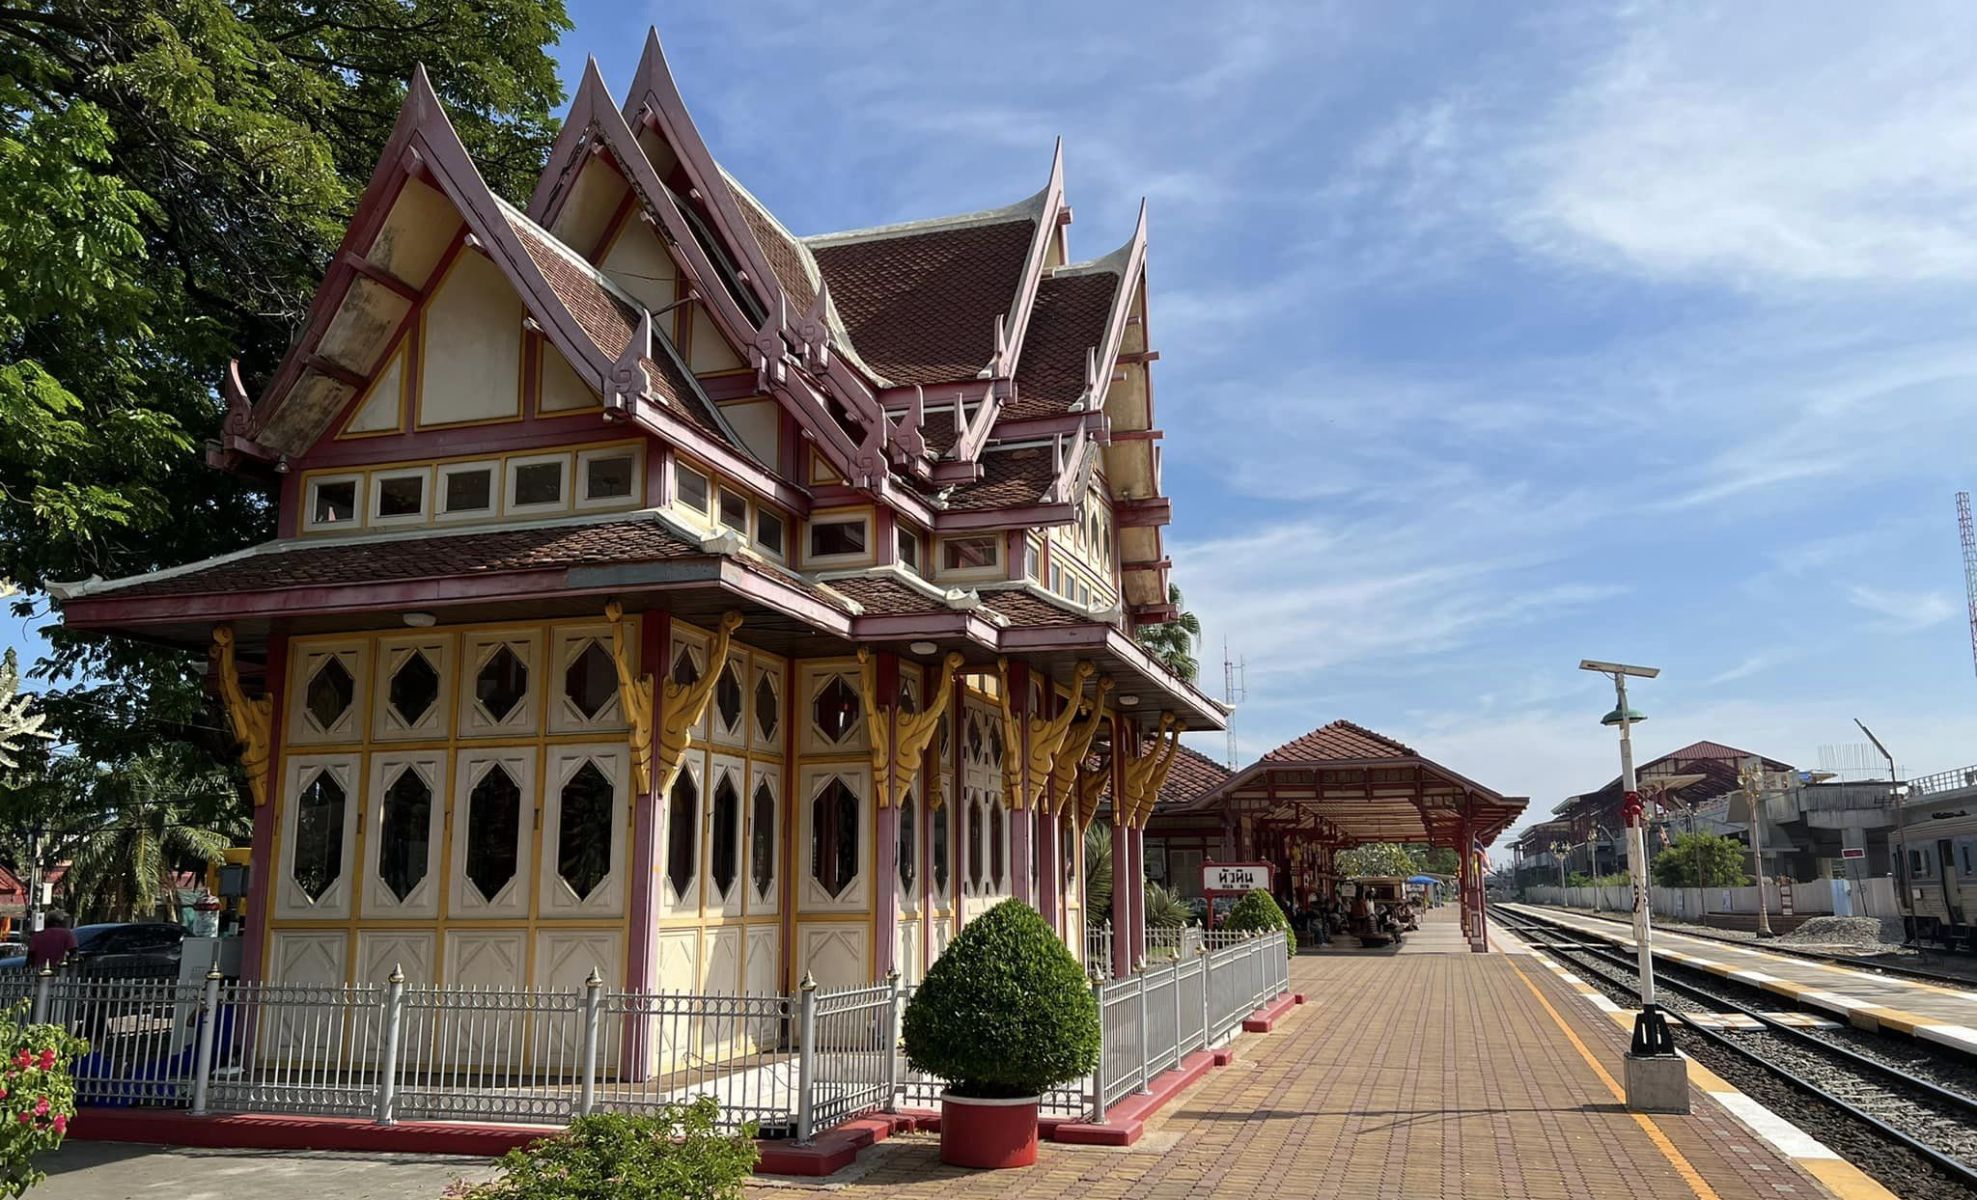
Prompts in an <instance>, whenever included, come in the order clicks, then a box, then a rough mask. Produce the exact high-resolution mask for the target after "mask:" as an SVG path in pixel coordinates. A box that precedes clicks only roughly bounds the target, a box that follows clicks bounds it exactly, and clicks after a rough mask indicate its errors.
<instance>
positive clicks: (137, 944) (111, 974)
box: [0, 921, 185, 979]
mask: <svg viewBox="0 0 1977 1200" xmlns="http://www.w3.org/2000/svg"><path fill="white" fill-rule="evenodd" d="M75 935H76V948H75V953H74V954H73V955H71V956H70V959H69V962H70V970H71V971H72V972H73V973H75V974H78V975H93V976H96V977H98V978H103V979H156V978H159V977H162V976H175V975H177V974H178V962H179V956H180V955H181V954H183V953H184V950H185V945H184V943H185V928H184V926H181V925H173V924H171V923H169V922H166V921H125V922H117V923H114V924H104V925H78V926H76V930H75ZM26 969H27V955H26V954H20V955H16V956H15V957H12V958H0V972H4V971H24V970H26Z"/></svg>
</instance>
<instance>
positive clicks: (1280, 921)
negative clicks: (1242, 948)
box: [1222, 888, 1297, 957]
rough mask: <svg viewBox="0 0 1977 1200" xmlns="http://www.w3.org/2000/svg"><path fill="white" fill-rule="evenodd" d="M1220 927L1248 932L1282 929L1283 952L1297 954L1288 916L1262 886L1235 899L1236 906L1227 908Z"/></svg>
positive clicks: (1295, 935)
mask: <svg viewBox="0 0 1977 1200" xmlns="http://www.w3.org/2000/svg"><path fill="white" fill-rule="evenodd" d="M1222 927H1223V928H1225V929H1233V930H1237V931H1246V932H1249V933H1267V932H1269V931H1270V930H1273V929H1279V930H1282V931H1283V934H1284V946H1285V952H1286V953H1288V954H1290V955H1291V956H1292V957H1295V956H1296V955H1297V934H1296V933H1295V932H1293V931H1292V929H1291V922H1290V918H1289V917H1286V916H1285V915H1284V910H1283V909H1281V908H1279V907H1277V901H1276V898H1275V897H1273V896H1271V895H1270V893H1268V892H1266V891H1264V890H1263V889H1262V888H1256V889H1254V890H1252V891H1250V892H1249V893H1247V894H1246V895H1244V896H1243V898H1242V899H1240V900H1238V901H1236V906H1235V907H1234V908H1232V909H1230V910H1229V919H1228V920H1227V921H1225V922H1223V926H1222Z"/></svg>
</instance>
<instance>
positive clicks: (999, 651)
mask: <svg viewBox="0 0 1977 1200" xmlns="http://www.w3.org/2000/svg"><path fill="white" fill-rule="evenodd" d="M1070 223H1071V209H1070V207H1069V206H1068V204H1067V203H1066V200H1065V195H1064V186H1063V170H1062V159H1061V154H1060V155H1059V156H1058V157H1056V158H1054V159H1053V161H1052V162H1051V163H1050V165H1049V172H1048V175H1047V176H1046V177H1045V178H1044V180H1043V181H1042V188H1041V190H1039V191H1037V192H1036V193H1035V194H1033V195H1031V196H1029V197H1028V198H1027V199H1023V200H1019V201H1017V202H1015V203H1013V204H1009V205H1007V206H1006V207H1002V208H996V209H989V210H985V211H982V212H975V213H969V214H967V215H964V216H957V217H946V218H937V219H933V220H925V221H916V222H912V223H909V224H903V225H891V226H883V227H879V228H873V229H863V230H856V231H851V232H845V233H833V234H826V235H822V236H814V237H798V236H796V235H795V234H793V233H791V232H790V231H789V230H788V229H787V228H786V227H785V226H784V225H783V224H782V223H781V222H780V221H779V220H778V219H777V218H776V217H775V216H774V215H773V214H772V213H770V212H769V211H768V209H767V208H765V207H764V206H763V205H762V203H761V202H760V201H758V200H757V199H755V197H753V196H751V195H750V194H749V193H748V191H747V190H746V189H744V188H743V187H742V185H741V184H740V183H739V182H738V181H736V180H735V179H734V178H733V177H732V176H730V175H728V174H727V173H726V172H725V171H724V170H723V169H722V168H721V166H720V164H719V163H717V162H716V161H715V159H714V158H713V157H712V156H711V155H710V153H709V151H708V148H707V146H706V145H705V144H704V143H703V142H702V140H701V136H700V133H699V131H698V130H697V129H696V128H695V127H694V124H693V122H692V120H691V119H689V117H688V115H687V111H686V108H685V105H684V104H683V103H682V101H681V98H680V95H679V93H678V91H677V90H676V89H675V87H674V83H673V78H672V75H671V73H670V71H669V70H668V68H667V65H666V61H665V58H664V56H663V55H662V53H661V51H660V47H659V42H658V39H657V37H656V35H655V36H654V37H652V38H651V40H650V41H649V42H648V44H647V46H646V51H645V55H644V58H643V61H642V62H641V63H640V64H639V67H638V71H637V74H636V76H635V77H634V78H633V79H632V81H631V86H630V88H629V89H628V91H627V92H626V93H625V95H624V97H623V99H622V100H618V99H613V98H612V97H611V96H610V95H609V94H608V93H607V91H606V87H605V83H604V81H603V79H602V78H601V77H600V75H599V73H598V70H597V68H596V65H595V63H592V64H591V65H590V66H589V67H588V68H587V69H586V70H585V72H584V76H583V81H582V85H581V86H580V88H579V89H578V92H577V95H576V98H575V102H574V105H573V108H572V110H571V112H570V114H569V117H568V119H567V121H566V123H565V124H564V126H563V131H562V134H561V135H560V137H559V139H558V140H557V142H556V145H555V147H554V149H553V151H552V154H551V158H550V161H549V164H548V167H547V169H546V170H545V171H544V173H543V175H542V179H541V182H540V183H539V184H538V186H537V187H536V189H535V193H534V195H533V196H531V197H529V198H528V200H527V204H526V206H525V207H523V206H517V205H514V204H511V203H509V202H507V201H506V200H504V199H502V198H500V197H498V196H495V195H494V194H492V193H491V192H490V191H489V190H488V188H487V186H486V184H485V183H483V182H482V179H481V177H480V175H479V173H478V172H477V171H476V170H475V167H474V164H473V163H472V162H471V161H470V160H469V158H468V155H467V153H466V151H465V150H464V148H463V147H462V145H461V142H460V140H459V138H458V137H457V136H456V135H455V133H454V130H453V128H452V126H451V125H450V124H449V123H448V120H447V116H446V114H445V112H443V111H442V110H441V107H440V104H439V102H438V99H437V97H436V96H435V94H434V92H433V89H432V87H431V86H430V85H429V84H428V82H427V79H426V77H425V75H424V73H423V72H422V71H421V72H420V73H417V74H415V75H414V77H413V78H412V80H411V83H410V88H409V94H408V96H407V98H406V101H405V107H404V110H403V112H402V113H401V114H400V116H399V119H398V122H397V125H396V127H395V128H394V129H393V131H392V134H391V137H390V139H389V141H387V142H386V144H385V145H384V146H383V148H382V152H381V154H380V156H379V159H378V165H377V169H376V171H375V173H374V174H373V176H372V178H371V180H370V183H369V186H368V188H367V189H366V191H365V192H364V194H363V197H362V200H361V202H360V203H359V205H358V207H357V210H356V214H355V216H354V218H353V219H352V221H351V224H350V229H349V232H348V234H347V235H346V236H345V238H344V240H343V244H342V246H341V248H340V249H339V250H338V251H337V253H336V255H335V257H334V259H332V261H331V262H330V264H329V268H328V273H327V275H326V277H325V278H324V280H323V283H322V286H321V289H320V291H319V292H318V294H317V296H316V299H315V302H314V304H313V306H312V308H311V309H310V311H309V315H308V319H307V323H306V325H305V326H304V328H303V329H302V330H301V332H300V335H299V336H298V338H297V340H296V342H295V344H294V346H293V347H292V349H291V350H290V352H289V354H288V356H287V358H286V359H285V360H284V361H283V362H282V363H281V365H280V367H279V369H277V370H276V371H275V372H274V374H273V376H272V377H271V378H270V379H268V380H267V381H266V382H265V384H264V385H263V386H261V387H260V389H259V395H258V397H257V398H254V399H250V397H249V395H248V393H247V391H246V389H245V387H244V386H243V381H242V380H241V379H240V378H239V377H238V372H237V371H236V372H235V373H234V377H233V378H231V379H229V380H228V381H227V385H226V395H227V399H228V404H229V413H228V417H227V420H226V422H225V428H224V435H223V437H222V439H221V440H220V441H219V442H218V443H217V444H215V445H213V446H211V447H210V449H209V456H210V458H211V459H212V461H213V463H214V464H215V465H216V466H218V467H221V468H225V469H229V470H235V471H243V472H249V473H253V474H256V475H261V476H264V477H265V478H267V479H268V480H270V481H272V482H273V483H275V484H276V485H278V491H279V499H280V529H279V537H278V538H277V539H276V540H274V541H272V542H268V543H266V544H263V545H258V546H254V547H252V548H250V549H247V550H243V551H239V552H237V553H233V554H229V555H225V556H223V557H220V558H216V559H212V560H208V561H205V562H197V563H189V564H186V565H184V566H180V567H175V568H172V569H169V570H163V571H158V572H155V573H152V574H149V575H144V576H139V577H134V578H127V579H116V580H90V581H88V582H86V583H81V584H77V585H73V586H71V587H68V588H66V589H63V590H62V591H61V593H60V594H59V598H60V599H61V600H62V602H63V603H62V607H63V619H64V620H65V621H66V622H67V623H68V625H69V626H70V627H72V628H76V629H82V630H93V631H100V632H105V633H113V634H117V635H121V636H126V637H132V638H140V639H144V640H146V641H150V642H157V643H166V644H176V645H182V646H190V647H201V648H210V649H211V652H212V656H213V663H214V668H213V670H214V681H215V686H216V688H217V690H218V691H219V692H220V693H221V695H222V696H223V698H224V700H225V702H226V706H227V709H228V711H229V714H230V716H231V719H232V722H233V725H234V728H235V731H236V732H237V734H238V736H239V740H240V742H241V745H242V761H243V764H244V766H245V768H246V771H247V774H248V777H249V781H250V784H251V786H252V789H253V792H254V799H255V804H256V810H255V829H254V844H253V855H254V858H253V863H254V871H253V886H254V889H255V891H254V895H253V898H252V901H251V912H252V914H253V921H252V925H251V927H250V929H249V931H248V944H247V945H246V946H245V947H244V951H243V952H244V960H245V965H244V972H245V973H246V974H248V975H249V976H252V977H258V978H265V979H270V980H280V981H297V982H325V983H328V982H342V981H345V980H376V979H381V978H383V977H384V975H385V974H386V973H388V972H389V971H390V969H391V967H392V965H393V964H402V965H403V967H404V970H405V973H406V975H407V976H408V977H409V978H411V979H413V980H415V981H424V982H429V983H443V984H448V985H460V986H479V985H490V984H502V985H508V986H514V985H515V984H517V983H518V982H528V983H532V984H535V985H538V986H557V987H561V986H568V985H573V984H575V983H577V982H578V981H580V980H582V979H583V978H584V977H585V975H586V974H587V973H588V972H589V971H590V970H591V969H592V968H593V967H596V968H598V969H599V970H600V971H601V972H602V973H603V975H604V976H605V978H606V979H607V980H609V981H610V982H611V983H612V985H613V986H627V987H634V988H637V987H647V988H668V989H690V990H695V991H701V992H715V993H726V992H744V991H745V992H775V991H783V990H787V989H789V988H791V987H793V986H794V985H795V983H796V981H797V980H798V979H800V978H801V977H802V976H803V975H805V974H806V973H808V974H811V975H814V977H815V978H816V979H817V981H818V982H819V983H820V984H822V985H825V986H841V985H847V984H856V983H863V982H865V981H869V980H876V979H879V978H881V977H883V976H884V975H886V973H887V972H888V971H890V970H893V969H897V970H899V971H900V972H901V973H902V974H903V975H904V976H905V977H906V978H907V979H908V980H912V979H915V978H918V977H919V976H920V975H921V974H922V973H923V972H924V970H925V967H926V964H927V963H928V962H930V961H931V960H932V959H933V958H934V956H936V955H938V954H939V953H940V951H941V949H942V947H944V946H945V945H946V944H947V942H948V940H949V939H950V938H951V937H952V936H953V935H954V933H955V931H956V929H957V928H958V927H959V926H960V925H962V924H964V923H965V922H966V921H968V920H969V919H971V918H972V917H974V916H975V915H977V914H979V913H981V912H982V911H984V910H985V909H987V908H988V907H989V906H990V905H992V904H994V903H996V902H997V901H998V900H1000V899H1002V898H1004V897H1009V896H1014V897H1017V898H1019V899H1022V900H1025V901H1028V902H1029V903H1031V904H1034V905H1035V906H1036V907H1037V908H1038V910H1039V911H1040V912H1042V913H1043V915H1044V916H1045V917H1046V918H1048V919H1049V920H1050V921H1051V922H1052V923H1053V924H1054V925H1056V926H1057V927H1058V928H1059V929H1060V930H1062V931H1064V932H1065V933H1066V935H1067V942H1068V943H1069V945H1070V946H1072V947H1073V948H1074V950H1077V951H1079V952H1081V951H1082V946H1083V943H1084V939H1083V937H1082V936H1073V935H1075V934H1078V932H1079V931H1080V930H1081V927H1082V925H1083V923H1084V920H1085V916H1084V914H1083V913H1082V912H1080V911H1079V909H1080V903H1079V901H1080V896H1081V893H1082V880H1081V869H1080V866H1081V865H1080V862H1079V858H1080V854H1081V848H1082V838H1081V837H1080V836H1078V835H1079V830H1080V829H1081V828H1082V826H1083V825H1084V824H1085V823H1086V822H1088V821H1090V820H1091V818H1092V815H1093V813H1094V810H1095V808H1096V806H1097V799H1098V797H1099V795H1100V794H1101V793H1102V792H1105V791H1106V790H1107V789H1108V788H1109V790H1110V793H1111V795H1113V796H1117V797H1121V798H1122V806H1121V807H1122V811H1123V812H1124V813H1125V815H1126V817H1127V820H1126V821H1124V822H1122V825H1123V826H1125V827H1123V828H1121V829H1119V830H1118V831H1117V832H1116V834H1115V837H1116V838H1117V839H1118V842H1117V846H1116V849H1117V850H1118V851H1119V852H1120V854H1121V855H1122V857H1123V856H1124V855H1126V854H1130V853H1131V852H1132V849H1133V847H1134V845H1135V844H1136V841H1137V837H1138V830H1137V829H1136V828H1133V826H1135V825H1143V824H1144V820H1145V817H1146V815H1147V814H1148V813H1150V812H1151V809H1152V803H1151V801H1150V800H1148V799H1146V798H1147V797H1150V796H1151V795H1153V794H1155V793H1157V791H1158V783H1159V776H1160V774H1161V772H1162V770H1163V768H1164V767H1165V766H1166V765H1168V764H1170V763H1171V760H1172V755H1173V752H1174V751H1173V745H1174V742H1175V739H1177V738H1178V736H1179V733H1180V731H1182V730H1188V729H1208V728H1216V727H1219V726H1220V725H1221V724H1222V723H1223V721H1224V718H1225V715H1226V714H1225V712H1224V710H1223V709H1222V708H1221V706H1219V705H1217V704H1216V703H1214V702H1213V701H1211V700H1209V699H1207V698H1206V697H1204V696H1203V695H1202V694H1201V693H1200V692H1198V691H1196V690H1195V689H1193V688H1192V687H1190V686H1189V685H1187V684H1186V683H1184V682H1182V681H1180V680H1179V679H1177V678H1176V677H1175V676H1174V675H1172V674H1171V673H1169V672H1168V671H1167V670H1166V669H1165V668H1164V667H1163V666H1162V665H1161V664H1160V663H1159V662H1157V661H1156V660H1154V659H1153V658H1151V657H1150V656H1149V655H1148V654H1147V653H1146V652H1145V651H1144V650H1143V649H1142V648H1141V647H1140V645H1139V644H1138V642H1137V641H1136V640H1135V638H1134V636H1133V635H1134V631H1135V629H1136V627H1138V626H1140V625H1142V624H1144V623H1147V622H1157V621H1160V620H1162V619H1164V618H1166V617H1168V616H1169V615H1170V610H1169V607H1168V602H1167V560H1166V559H1165V557H1164V556H1163V554H1162V549H1161V529H1162V527H1163V526H1164V525H1166V524H1167V522H1168V519H1169V511H1170V509H1169V501H1168V499H1167V497H1166V496H1165V495H1164V494H1163V493H1162V491H1161V482H1160V475H1161V472H1160V451H1159V446H1158V441H1159V438H1160V431H1159V429H1158V428H1157V427H1156V426H1155V424H1154V412H1153V402H1152V391H1151V387H1150V384H1149V380H1148V369H1149V366H1150V364H1151V363H1152V362H1153V361H1154V359H1155V358H1156V357H1157V355H1156V354H1155V353H1154V352H1153V350H1152V349H1151V347H1150V345H1149V342H1148V338H1147V302H1146V279H1145V265H1146V229H1145V220H1144V212H1143V211H1142V214H1141V220H1140V223H1139V226H1138V227H1137V228H1135V229H1134V230H1133V231H1132V233H1131V236H1130V237H1128V238H1127V240H1126V241H1125V243H1124V244H1123V245H1121V246H1119V247H1118V248H1117V249H1115V250H1112V251H1111V252H1110V253H1107V254H1104V255H1102V256H1100V257H1098V258H1094V259H1089V260H1083V261H1074V260H1073V259H1072V256H1071V250H1070V244H1069V240H1068V233H1069V231H1068V226H1069V225H1070ZM1163 735H1164V741H1165V743H1166V744H1165V746H1164V747H1163V746H1161V744H1160V743H1161V742H1162V740H1163ZM1095 748H1096V749H1099V750H1102V751H1103V753H1102V754H1099V755H1094V754H1093V751H1094V749H1095ZM1094 762H1097V763H1102V764H1103V765H1102V766H1092V765H1090V764H1091V763H1094ZM1138 891H1139V889H1132V888H1123V887H1122V888H1119V889H1117V895H1118V896H1119V897H1120V900H1119V908H1118V911H1116V912H1115V913H1114V914H1113V916H1114V920H1115V924H1116V925H1118V926H1120V927H1122V928H1126V927H1131V926H1132V925H1133V923H1134V919H1135V915H1134V913H1133V912H1132V911H1131V905H1132V900H1133V898H1134V897H1135V896H1136V895H1137V893H1138ZM1129 940H1130V939H1120V949H1119V954H1120V956H1121V958H1122V959H1123V958H1125V957H1127V956H1128V955H1131V954H1133V953H1134V951H1133V950H1132V948H1131V947H1130V946H1129V945H1128V944H1127V943H1128V941H1129Z"/></svg>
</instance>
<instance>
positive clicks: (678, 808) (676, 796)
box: [666, 769, 700, 896]
mask: <svg viewBox="0 0 1977 1200" xmlns="http://www.w3.org/2000/svg"><path fill="white" fill-rule="evenodd" d="M699 832H700V785H699V784H696V783H695V782H694V781H693V772H692V771H688V770H684V769H682V770H681V771H680V775H679V778H678V779H675V780H673V793H672V796H671V798H670V800H669V802H668V804H667V809H666V882H668V883H670V884H672V885H673V894H674V895H675V896H684V895H686V890H687V888H689V887H691V886H693V876H694V872H695V868H696V866H697V864H696V863H695V862H694V859H695V858H696V857H697V854H696V850H697V848H698V845H699V841H700V839H699Z"/></svg>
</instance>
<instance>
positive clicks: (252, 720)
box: [213, 625, 275, 808]
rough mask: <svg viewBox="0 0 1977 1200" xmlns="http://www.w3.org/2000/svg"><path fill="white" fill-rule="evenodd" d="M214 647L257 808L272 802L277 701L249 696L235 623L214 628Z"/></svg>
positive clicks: (222, 689)
mask: <svg viewBox="0 0 1977 1200" xmlns="http://www.w3.org/2000/svg"><path fill="white" fill-rule="evenodd" d="M213 648H214V651H215V653H217V654H218V656H219V659H220V698H221V699H222V700H224V701H225V702H226V709H227V716H228V717H229V718H230V719H231V720H232V722H233V736H234V737H235V738H236V739H238V740H239V742H240V769H241V770H242V771H244V772H246V774H247V789H248V791H249V792H250V793H251V794H252V795H253V797H254V807H255V808H259V807H261V806H262V805H263V804H266V803H267V802H268V764H269V762H270V761H271V759H272V757H273V747H274V726H275V701H274V697H272V696H260V697H253V696H249V695H248V694H247V693H246V692H245V691H244V690H242V688H241V686H240V664H239V663H238V662H237V661H236V660H235V658H234V637H233V626H231V625H218V626H215V627H214V629H213Z"/></svg>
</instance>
